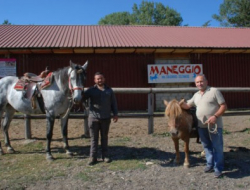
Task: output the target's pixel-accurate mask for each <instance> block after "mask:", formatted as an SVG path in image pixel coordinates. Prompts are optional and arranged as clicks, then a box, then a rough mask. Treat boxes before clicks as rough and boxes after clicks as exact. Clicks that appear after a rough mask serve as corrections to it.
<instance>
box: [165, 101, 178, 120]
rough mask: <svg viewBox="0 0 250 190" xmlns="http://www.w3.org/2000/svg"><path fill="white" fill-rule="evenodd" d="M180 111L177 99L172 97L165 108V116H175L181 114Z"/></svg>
mask: <svg viewBox="0 0 250 190" xmlns="http://www.w3.org/2000/svg"><path fill="white" fill-rule="evenodd" d="M181 113H182V109H181V106H180V105H179V102H178V101H177V100H175V99H174V100H172V101H170V102H169V103H168V105H167V107H166V110H165V115H166V116H168V117H174V118H176V117H177V116H179V115H181Z"/></svg>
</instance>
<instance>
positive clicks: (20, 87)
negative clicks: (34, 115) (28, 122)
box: [14, 67, 53, 113]
mask: <svg viewBox="0 0 250 190" xmlns="http://www.w3.org/2000/svg"><path fill="white" fill-rule="evenodd" d="M52 81H53V73H52V72H49V70H48V69H47V67H46V69H45V71H43V72H41V74H40V75H36V74H34V73H28V72H27V73H24V76H22V77H21V78H20V79H19V80H18V81H17V83H16V84H15V86H14V89H16V90H17V91H22V92H23V98H26V99H29V100H30V101H31V106H32V109H36V100H37V101H38V104H39V107H40V109H41V110H42V112H43V113H45V110H44V103H43V97H42V94H41V93H40V90H41V89H44V88H47V87H48V86H50V85H51V83H52Z"/></svg>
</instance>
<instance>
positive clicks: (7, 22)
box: [3, 20, 11, 25]
mask: <svg viewBox="0 0 250 190" xmlns="http://www.w3.org/2000/svg"><path fill="white" fill-rule="evenodd" d="M3 25H11V23H10V22H9V21H8V20H4V21H3Z"/></svg>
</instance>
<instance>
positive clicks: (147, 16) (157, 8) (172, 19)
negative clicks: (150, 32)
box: [98, 0, 183, 26]
mask: <svg viewBox="0 0 250 190" xmlns="http://www.w3.org/2000/svg"><path fill="white" fill-rule="evenodd" d="M182 21H183V19H182V17H181V16H180V14H179V13H178V12H176V11H175V10H174V9H171V8H170V7H168V6H166V7H165V6H164V5H163V4H162V3H154V2H148V1H144V0H143V1H142V3H141V4H140V5H139V6H137V4H134V5H133V7H132V13H131V14H130V13H129V12H118V13H112V14H109V15H107V16H105V17H104V18H102V19H101V20H100V21H99V23H98V24H100V25H167V26H180V25H181V23H182Z"/></svg>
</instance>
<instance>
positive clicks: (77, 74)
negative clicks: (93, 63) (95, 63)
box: [68, 61, 88, 104]
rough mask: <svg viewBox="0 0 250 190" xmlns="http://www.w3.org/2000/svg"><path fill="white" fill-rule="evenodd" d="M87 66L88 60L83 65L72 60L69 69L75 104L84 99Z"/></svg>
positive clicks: (70, 85) (70, 86)
mask: <svg viewBox="0 0 250 190" xmlns="http://www.w3.org/2000/svg"><path fill="white" fill-rule="evenodd" d="M87 67H88V61H87V62H86V63H85V64H84V65H83V66H81V65H77V64H75V63H73V62H72V61H70V69H69V71H68V75H69V89H70V90H71V93H72V99H73V102H74V104H79V103H80V102H81V100H82V92H83V89H84V82H85V80H86V70H87Z"/></svg>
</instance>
